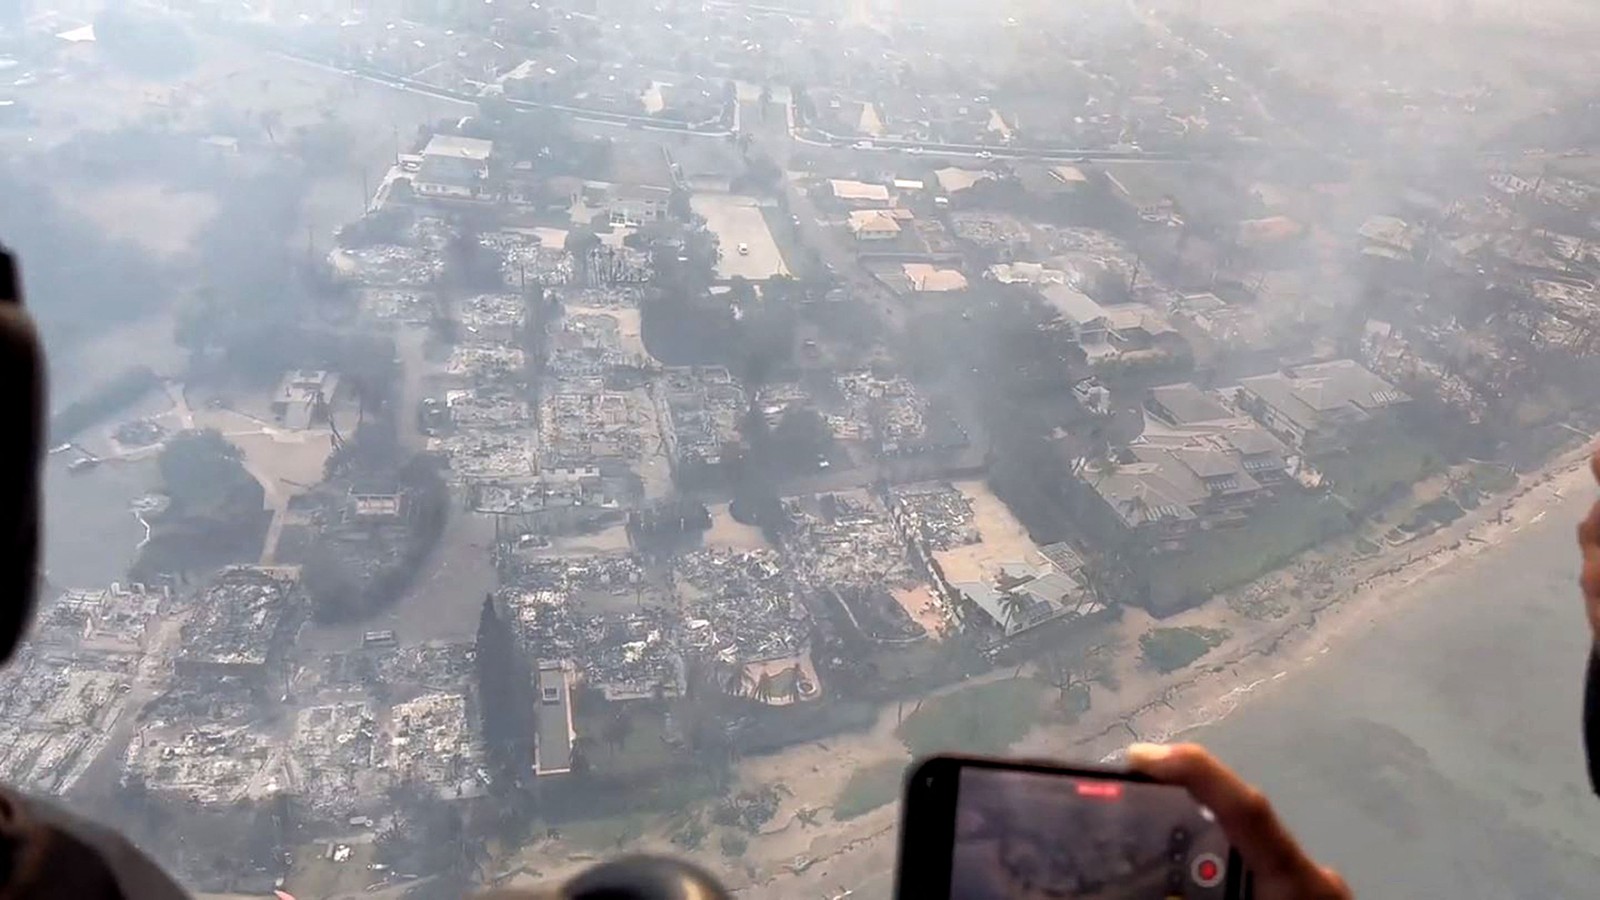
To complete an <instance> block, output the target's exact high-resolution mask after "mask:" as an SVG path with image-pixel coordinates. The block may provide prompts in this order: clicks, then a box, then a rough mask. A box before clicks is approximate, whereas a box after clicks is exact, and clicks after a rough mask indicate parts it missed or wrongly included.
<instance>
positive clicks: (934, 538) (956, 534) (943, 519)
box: [889, 483, 979, 550]
mask: <svg viewBox="0 0 1600 900" xmlns="http://www.w3.org/2000/svg"><path fill="white" fill-rule="evenodd" d="M889 499H890V503H891V504H892V513H893V515H894V516H895V517H896V518H897V519H898V521H899V522H900V524H901V527H902V528H903V529H904V530H905V531H906V532H907V533H908V534H909V535H911V536H913V537H914V538H915V539H916V540H918V541H920V542H922V544H924V545H925V546H926V547H927V548H928V549H929V550H949V549H951V548H953V547H960V546H964V545H966V544H973V543H977V541H978V540H979V535H978V529H977V526H976V525H974V524H973V515H972V501H971V500H969V499H967V497H966V495H965V494H963V493H961V492H960V491H958V490H956V489H955V488H954V487H952V486H951V485H948V484H943V483H931V484H930V483H920V484H908V485H896V486H895V487H893V488H891V489H890V491H889Z"/></svg>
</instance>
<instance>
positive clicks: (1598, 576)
mask: <svg viewBox="0 0 1600 900" xmlns="http://www.w3.org/2000/svg"><path fill="white" fill-rule="evenodd" d="M1589 471H1590V472H1593V473H1594V478H1595V481H1596V482H1600V450H1596V451H1595V452H1594V455H1593V456H1591V457H1589ZM1578 549H1579V550H1581V551H1582V552H1583V574H1582V575H1581V576H1580V577H1579V578H1578V584H1579V585H1580V586H1581V587H1582V588H1583V605H1584V608H1585V609H1586V610H1587V612H1588V613H1589V632H1590V633H1591V634H1593V635H1594V637H1595V640H1600V501H1596V502H1595V504H1594V506H1592V507H1590V508H1589V514H1588V515H1587V516H1584V517H1583V521H1582V522H1580V523H1579V524H1578Z"/></svg>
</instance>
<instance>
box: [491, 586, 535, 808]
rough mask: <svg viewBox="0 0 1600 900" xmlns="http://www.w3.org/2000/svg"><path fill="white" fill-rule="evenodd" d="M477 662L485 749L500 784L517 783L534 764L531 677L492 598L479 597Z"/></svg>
mask: <svg viewBox="0 0 1600 900" xmlns="http://www.w3.org/2000/svg"><path fill="white" fill-rule="evenodd" d="M477 663H478V708H479V714H480V717H481V719H482V723H483V743H484V749H485V750H486V751H487V754H488V757H489V762H490V764H491V765H492V766H493V767H494V772H495V777H496V778H497V779H498V780H500V781H501V783H502V784H507V785H515V784H521V783H523V782H524V781H525V780H526V779H527V777H528V775H529V774H530V772H531V771H532V766H533V725H534V722H533V685H532V681H531V677H532V676H531V671H530V668H529V666H528V660H527V657H526V655H525V654H524V653H523V652H522V648H521V646H520V644H519V643H518V641H517V638H516V635H514V634H513V633H512V631H511V627H510V626H509V625H508V624H507V623H506V621H505V620H504V619H502V618H501V617H500V612H499V610H498V609H497V608H496V607H495V603H494V597H493V595H487V596H485V597H484V598H483V610H482V611H481V612H480V613H479V615H478V643H477Z"/></svg>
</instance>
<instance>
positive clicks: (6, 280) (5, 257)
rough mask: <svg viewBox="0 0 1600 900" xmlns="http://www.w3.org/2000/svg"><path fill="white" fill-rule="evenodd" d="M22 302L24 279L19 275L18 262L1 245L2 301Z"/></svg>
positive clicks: (0, 299) (0, 297)
mask: <svg viewBox="0 0 1600 900" xmlns="http://www.w3.org/2000/svg"><path fill="white" fill-rule="evenodd" d="M21 302H22V279H21V278H19V277H18V276H17V264H16V263H15V262H13V261H12V259H11V254H10V253H7V252H6V249H5V248H4V247H0V303H21Z"/></svg>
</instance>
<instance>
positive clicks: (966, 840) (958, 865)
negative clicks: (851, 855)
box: [895, 756, 1248, 900]
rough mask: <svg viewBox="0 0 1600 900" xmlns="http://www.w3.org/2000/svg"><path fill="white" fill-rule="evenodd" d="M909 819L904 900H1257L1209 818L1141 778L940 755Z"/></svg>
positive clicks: (900, 888) (914, 783)
mask: <svg viewBox="0 0 1600 900" xmlns="http://www.w3.org/2000/svg"><path fill="white" fill-rule="evenodd" d="M901 816H902V820H901V823H900V859H899V865H898V867H897V869H896V873H895V897H896V898H898V900H1029V898H1041V900H1074V898H1086V900H1089V898H1092V900H1236V898H1244V897H1247V896H1248V891H1247V885H1246V882H1247V880H1248V879H1247V878H1246V876H1245V872H1244V867H1243V865H1242V864H1241V863H1240V861H1239V859H1238V854H1237V853H1235V852H1233V850H1232V848H1231V847H1229V846H1228V839H1227V837H1226V836H1224V835H1223V833H1222V829H1221V828H1219V827H1218V826H1217V824H1216V822H1215V821H1214V820H1213V817H1212V815H1211V812H1210V811H1209V810H1207V809H1205V808H1204V807H1202V806H1201V805H1200V804H1198V803H1196V802H1195V801H1194V799H1193V798H1192V797H1190V796H1189V793H1188V792H1187V791H1185V790H1183V789H1182V788H1176V787H1171V786H1169V785H1164V784H1157V783H1155V782H1153V781H1151V780H1150V779H1149V778H1146V777H1144V776H1142V775H1138V774H1136V773H1132V772H1125V771H1118V770H1114V769H1106V768H1088V767H1075V768H1067V767H1062V766H1054V765H1046V764H1036V763H1027V762H1015V761H1010V760H999V759H982V758H976V757H963V756H935V757H932V758H930V759H926V760H923V761H922V762H921V763H919V764H917V765H916V766H915V767H914V768H913V769H912V770H911V774H910V775H909V776H908V777H907V779H906V796H905V803H904V804H903V805H902V807H901Z"/></svg>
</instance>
